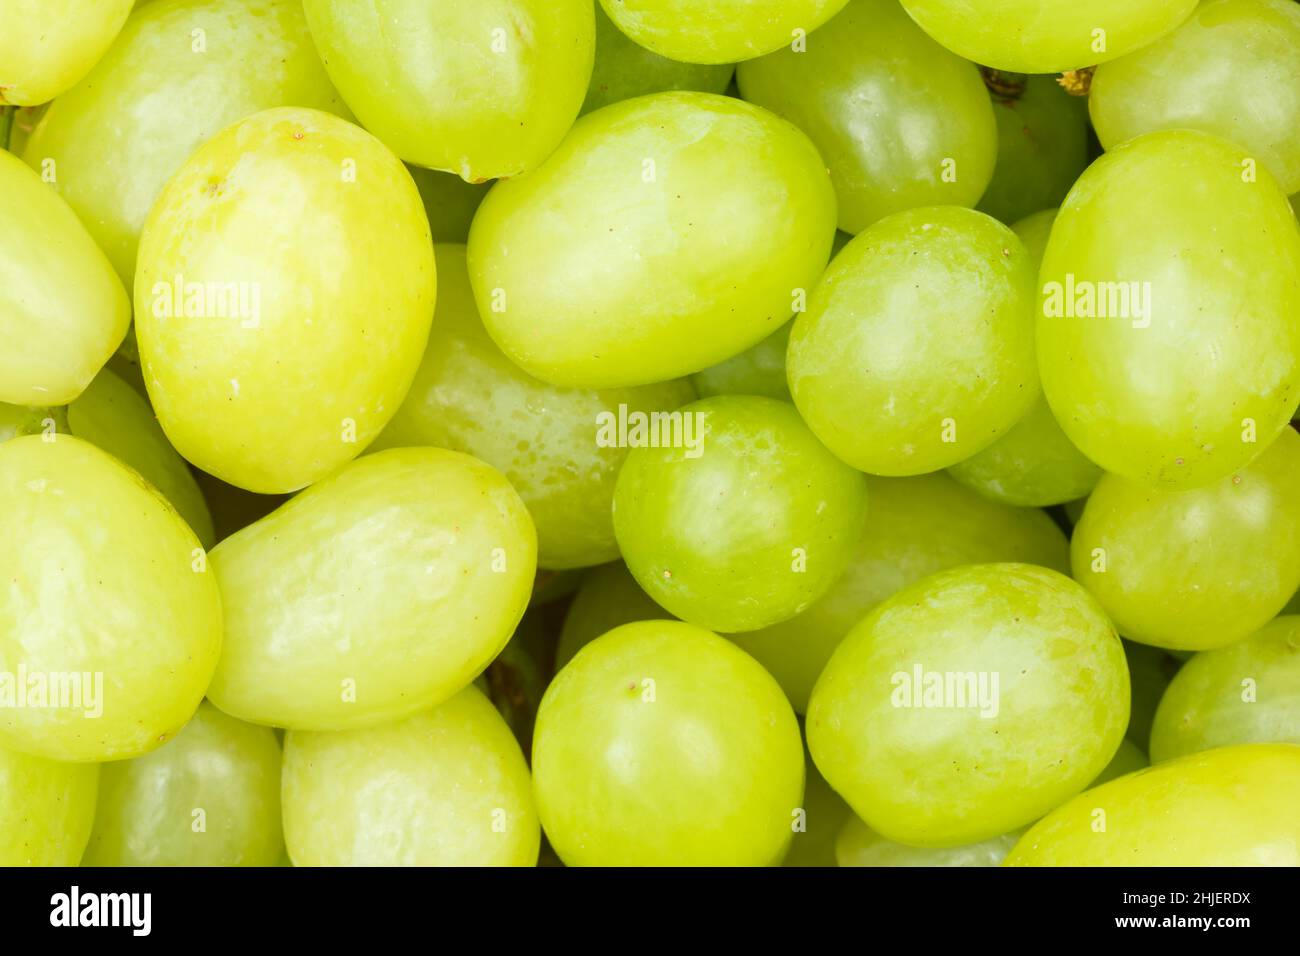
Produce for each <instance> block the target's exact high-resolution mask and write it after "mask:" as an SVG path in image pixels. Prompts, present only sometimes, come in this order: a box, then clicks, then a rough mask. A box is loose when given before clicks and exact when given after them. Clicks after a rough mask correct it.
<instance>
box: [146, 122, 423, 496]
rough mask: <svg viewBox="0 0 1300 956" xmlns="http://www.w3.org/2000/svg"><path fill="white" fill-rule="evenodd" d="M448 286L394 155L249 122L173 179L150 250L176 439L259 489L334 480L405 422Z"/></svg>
mask: <svg viewBox="0 0 1300 956" xmlns="http://www.w3.org/2000/svg"><path fill="white" fill-rule="evenodd" d="M349 171H351V176H352V178H351V179H349V178H348V177H349V175H350V172H349ZM341 177H342V178H341ZM285 223H289V224H291V227H290V228H282V225H283V224H285ZM435 286H436V279H435V271H434V260H433V246H432V244H431V243H430V241H429V226H428V222H427V221H426V220H425V217H424V209H423V207H422V204H421V202H420V196H419V193H418V192H417V191H416V188H415V184H414V183H413V182H412V181H411V177H410V176H409V175H408V174H407V172H406V170H405V168H403V166H402V164H401V163H400V162H398V161H397V158H396V157H395V156H393V154H392V153H390V152H389V151H388V150H387V149H386V148H385V147H384V145H383V144H382V143H380V142H379V141H378V140H376V139H375V138H374V137H373V136H371V135H370V134H368V133H366V132H365V131H364V130H362V129H360V128H359V127H357V126H353V125H352V124H351V123H347V122H345V121H343V120H341V119H338V118H337V117H335V116H332V115H330V114H328V113H322V112H319V111H317V110H301V109H289V108H284V109H275V110H267V111H265V112H262V113H258V114H256V115H254V116H251V117H249V118H248V119H245V120H242V121H240V122H239V123H237V124H235V125H234V126H231V127H229V128H228V129H226V130H224V131H222V132H221V133H220V134H218V135H217V136H215V137H214V138H212V139H211V140H209V141H208V142H207V143H205V144H204V145H203V146H202V147H201V148H200V149H199V150H198V152H196V153H195V154H194V155H193V156H191V157H190V158H189V160H188V161H187V162H186V163H185V165H184V167H182V169H181V171H180V172H179V173H177V174H176V176H175V177H174V178H173V179H172V180H171V182H170V183H168V184H167V188H166V189H164V190H163V193H162V195H161V196H160V197H159V198H158V203H157V204H156V205H155V206H154V208H153V211H152V212H151V213H150V214H149V220H148V222H147V223H146V224H145V228H144V233H143V235H142V237H141V240H140V258H139V268H138V270H137V274H136V283H135V304H136V311H135V315H136V336H137V338H138V340H139V344H140V358H141V361H142V362H143V367H144V376H145V384H146V385H147V386H148V388H149V397H150V398H151V399H152V402H153V407H154V409H155V410H156V411H157V413H158V420H159V421H160V422H161V423H162V427H163V430H164V431H165V432H166V433H167V437H168V438H169V439H170V440H171V442H172V444H173V445H175V446H176V449H177V450H178V451H179V452H180V453H181V454H182V455H184V456H185V457H186V458H188V459H189V460H190V461H192V462H193V463H194V464H196V465H198V466H199V467H200V468H202V469H203V470H204V471H206V472H209V473H210V474H213V475H216V476H217V477H218V478H221V479H223V480H224V481H228V482H230V483H231V484H233V485H238V486H239V487H241V488H247V489H248V490H250V491H257V492H262V493H275V492H287V491H295V490H297V489H299V488H302V487H303V486H305V485H308V484H310V483H311V482H313V481H316V480H318V479H320V478H322V477H324V476H325V475H327V474H329V473H330V472H332V471H334V470H335V469H337V468H338V467H339V466H340V465H342V464H343V463H345V462H347V461H349V460H350V459H352V458H354V457H356V455H357V454H359V453H360V451H361V450H362V449H363V448H365V447H366V445H368V444H369V443H370V442H371V441H372V440H373V439H374V438H375V436H377V435H378V434H379V432H380V431H381V430H382V429H383V427H384V426H385V425H386V424H387V423H388V420H389V419H390V418H391V417H392V416H393V413H394V412H395V411H396V410H397V406H398V405H399V404H400V403H401V400H402V398H403V396H405V394H406V391H407V388H408V387H409V386H410V383H411V380H412V378H413V377H414V375H415V371H416V369H417V368H418V367H419V364H420V356H421V355H422V354H423V352H424V346H425V343H426V341H427V339H428V335H429V322H430V320H431V319H432V316H433V305H434V294H435Z"/></svg>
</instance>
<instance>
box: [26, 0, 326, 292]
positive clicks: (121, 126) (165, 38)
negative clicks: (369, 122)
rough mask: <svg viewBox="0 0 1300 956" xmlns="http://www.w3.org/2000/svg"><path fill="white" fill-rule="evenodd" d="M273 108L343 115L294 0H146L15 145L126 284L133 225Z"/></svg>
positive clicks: (136, 230)
mask: <svg viewBox="0 0 1300 956" xmlns="http://www.w3.org/2000/svg"><path fill="white" fill-rule="evenodd" d="M274 106H308V107H312V108H315V109H322V110H328V111H330V112H332V113H338V114H339V115H350V114H348V113H347V108H346V107H345V106H344V105H343V100H342V99H341V98H340V97H339V95H338V93H337V92H336V91H335V89H334V87H333V86H331V85H330V81H329V77H327V76H326V75H325V68H324V67H323V66H322V65H321V62H320V58H319V57H318V56H317V55H316V50H315V48H314V47H313V46H312V42H311V35H310V34H309V33H308V32H307V21H306V19H305V18H304V17H303V14H302V5H301V3H299V2H298V0H153V2H151V3H149V4H145V5H141V6H140V8H139V9H138V10H136V11H135V12H134V14H133V15H132V16H131V17H130V19H128V20H127V23H126V26H125V27H124V28H123V29H122V32H121V34H120V35H119V36H118V38H117V40H116V42H115V43H114V44H113V46H112V47H111V48H110V49H109V51H108V53H107V54H105V56H104V58H103V59H102V60H100V61H99V63H98V64H97V65H96V66H95V68H94V69H93V70H92V71H91V72H90V73H89V74H88V75H87V76H86V77H85V79H84V80H82V82H80V83H78V84H77V85H76V86H75V87H73V88H72V89H71V90H69V91H68V92H66V93H64V94H63V95H62V96H60V97H59V98H58V100H57V102H55V103H53V104H52V105H51V106H50V108H49V110H48V111H47V112H46V114H45V116H44V117H43V119H42V120H41V123H40V125H39V126H38V127H37V128H36V130H35V131H34V132H33V133H32V135H31V139H30V140H29V141H28V142H27V145H26V146H25V147H24V149H23V159H24V160H25V161H26V162H27V163H28V164H29V165H31V166H32V167H33V168H34V169H36V170H38V171H40V172H41V173H42V174H43V175H45V176H47V177H48V178H49V179H50V181H51V183H52V186H53V188H54V189H55V190H57V191H58V192H59V193H60V195H62V196H63V198H64V199H66V200H67V201H68V204H69V205H71V206H72V208H73V209H74V210H76V213H77V215H78V216H80V217H81V221H82V222H83V223H84V224H85V226H86V229H87V230H89V232H90V234H91V235H92V236H93V237H94V238H95V241H96V242H97V243H99V245H100V247H101V248H102V249H103V250H104V252H105V254H107V256H108V258H109V260H110V261H111V262H112V263H113V266H114V268H115V269H117V272H118V274H119V275H120V276H121V277H122V280H123V281H124V282H126V283H127V285H128V286H129V285H130V284H131V280H132V276H133V275H134V273H135V257H136V247H137V246H138V245H139V242H140V230H141V229H142V228H143V226H144V221H145V217H146V216H147V215H148V213H149V209H150V207H152V206H153V203H154V200H155V199H156V198H157V196H158V194H159V192H161V191H162V188H163V186H164V185H165V184H166V182H167V180H168V179H170V178H171V177H172V175H173V174H174V173H175V172H176V170H178V169H180V167H181V164H182V163H184V162H185V160H186V158H187V157H188V156H189V155H190V154H191V153H193V152H194V151H195V150H196V149H198V148H199V147H200V146H201V145H203V143H205V142H206V141H207V140H209V139H211V138H212V137H213V136H215V135H216V134H217V133H218V132H220V131H221V130H222V129H224V128H225V127H226V126H229V125H230V124H231V123H233V122H235V121H236V120H238V119H242V118H243V117H245V116H248V115H250V114H252V113H256V112H257V111H258V110H264V109H270V108H271V107H274Z"/></svg>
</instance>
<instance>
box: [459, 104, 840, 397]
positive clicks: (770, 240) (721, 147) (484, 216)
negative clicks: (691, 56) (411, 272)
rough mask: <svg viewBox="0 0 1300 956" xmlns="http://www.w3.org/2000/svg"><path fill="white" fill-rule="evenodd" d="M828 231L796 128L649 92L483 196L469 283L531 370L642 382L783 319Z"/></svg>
mask: <svg viewBox="0 0 1300 956" xmlns="http://www.w3.org/2000/svg"><path fill="white" fill-rule="evenodd" d="M834 225H835V195H834V190H832V188H831V184H830V180H829V178H828V177H827V175H826V170H825V167H824V165H823V164H822V160H821V157H820V156H818V155H817V150H816V149H815V148H814V147H813V145H812V143H810V142H809V141H808V138H807V137H806V136H804V135H803V134H802V133H800V132H799V131H798V130H797V129H795V128H794V127H793V126H790V125H789V124H788V123H786V122H785V121H784V120H781V119H779V118H778V117H776V116H773V115H772V114H771V113H768V112H767V111H765V110H761V109H759V108H758V107H755V106H750V105H749V104H748V103H744V102H742V101H740V100H736V99H731V98H728V97H724V96H715V95H712V94H708V93H686V92H669V93H654V94H652V95H650V96H642V97H638V98H636V99H634V100H626V101H624V102H622V103H615V104H614V105H613V106H607V107H605V108H604V109H602V110H597V111H596V112H595V113H592V114H590V115H588V116H585V117H583V118H582V119H581V120H579V121H578V123H577V125H576V126H574V128H573V132H572V133H571V134H570V135H569V136H568V138H566V139H565V141H564V143H563V144H562V145H561V146H560V148H559V149H557V150H556V151H555V153H554V154H553V155H552V156H551V157H550V159H549V160H547V162H546V163H545V165H543V166H542V167H541V168H540V169H538V170H537V171H535V172H534V173H532V174H530V175H528V176H524V177H521V178H519V179H514V180H510V181H508V182H503V183H499V184H497V185H496V186H495V187H494V188H493V189H492V191H491V193H489V194H488V197H487V199H486V200H484V202H483V205H482V206H481V207H480V208H479V212H478V215H477V216H475V218H474V226H473V228H472V229H471V230H470V237H469V270H470V280H471V282H472V283H473V286H474V295H475V298H476V299H477V300H478V306H479V313H480V314H481V315H482V316H483V322H484V324H485V325H486V326H487V329H488V332H489V333H491V335H492V337H493V339H495V340H496V342H497V344H498V345H499V346H501V349H502V350H503V351H504V352H505V353H506V354H507V355H508V356H510V358H511V359H512V360H513V361H515V362H516V363H518V364H519V365H521V366H523V368H525V369H526V370H527V371H529V372H530V373H532V374H533V375H535V376H537V377H538V378H540V379H543V380H544V381H548V382H552V383H554V384H556V385H567V386H571V387H575V388H610V387H615V386H625V385H643V384H646V383H647V382H661V381H664V380H666V379H670V378H676V377H678V376H681V375H687V374H690V373H691V372H697V371H699V370H700V369H702V368H705V367H707V366H709V365H712V364H714V363H717V362H720V361H722V360H723V359H726V358H730V357H731V356H733V355H735V354H737V353H739V352H741V351H743V350H745V349H747V348H749V347H750V346H751V345H755V344H757V343H758V342H759V340H761V339H762V338H764V337H765V336H767V335H770V334H771V333H772V332H773V331H775V330H776V329H777V328H778V327H779V326H781V325H782V324H783V323H784V322H785V321H786V320H787V319H788V318H789V317H790V315H791V313H792V312H793V311H794V309H795V307H796V305H798V304H799V300H800V299H801V298H802V296H803V294H804V290H807V289H810V288H812V286H813V285H814V284H815V283H816V281H817V277H818V276H819V275H820V274H821V272H822V269H823V268H824V267H825V265H826V260H827V258H828V257H829V253H830V246H831V236H832V233H833V232H834ZM565 276H570V277H571V276H581V277H582V281H581V282H575V281H569V280H568V279H561V278H560V277H565Z"/></svg>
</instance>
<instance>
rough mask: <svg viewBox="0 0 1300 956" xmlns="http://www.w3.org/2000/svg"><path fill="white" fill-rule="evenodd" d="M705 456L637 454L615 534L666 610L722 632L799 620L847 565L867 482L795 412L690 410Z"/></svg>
mask: <svg viewBox="0 0 1300 956" xmlns="http://www.w3.org/2000/svg"><path fill="white" fill-rule="evenodd" d="M682 414H683V415H690V416H691V418H692V420H694V421H696V422H702V424H700V425H697V428H698V429H699V432H698V437H700V439H701V444H700V445H699V449H698V451H699V453H698V454H696V453H695V452H693V451H692V450H691V449H689V448H635V449H633V450H632V451H631V453H630V454H629V455H628V456H627V460H626V461H625V462H624V463H623V469H622V471H620V472H619V476H618V484H617V486H616V487H615V489H614V533H615V535H616V536H617V538H618V545H619V549H620V550H621V551H622V553H623V560H624V561H626V562H627V566H628V570H630V571H631V572H632V576H633V577H635V578H636V580H637V582H638V583H639V584H640V585H641V587H642V588H644V589H645V591H646V593H647V594H649V595H650V597H652V598H653V599H654V600H655V601H656V602H657V603H658V604H659V605H660V606H662V607H664V608H665V609H667V610H668V611H670V612H672V613H673V614H674V615H675V616H677V617H679V618H681V619H682V620H684V621H690V622H691V623H692V624H698V625H699V626H701V627H707V628H710V629H712V630H716V631H723V632H730V631H749V630H754V629H756V628H759V627H766V626H768V625H770V624H775V623H776V622H777V621H780V620H784V619H786V618H790V617H793V616H794V615H795V614H798V613H799V612H800V611H802V610H804V609H805V608H806V607H808V605H809V604H811V603H812V602H813V601H815V600H817V599H818V598H819V597H821V596H822V595H823V594H825V593H826V591H827V590H828V589H829V588H830V587H831V585H833V584H834V583H835V581H836V579H837V578H838V577H839V576H840V574H841V572H843V570H844V568H845V567H846V566H847V564H848V562H849V559H850V557H851V556H852V553H853V547H854V545H855V543H856V541H857V538H858V534H859V531H860V529H861V528H862V522H863V518H864V516H865V515H866V512H867V486H866V481H865V480H864V479H863V477H862V475H860V474H858V473H857V472H855V471H853V470H852V469H851V468H849V467H848V466H847V465H845V464H843V463H842V462H840V461H838V460H836V459H835V457H834V456H833V455H831V454H830V452H828V451H827V450H826V449H825V448H824V447H822V445H821V444H820V443H819V442H818V441H817V439H816V438H815V437H814V436H813V434H812V432H810V431H809V430H808V429H807V427H806V426H805V425H804V424H803V422H802V421H800V420H799V416H798V414H797V413H796V412H795V410H794V407H793V406H791V405H789V404H788V403H786V402H778V401H775V400H774V399H770V398H760V397H758V396H751V395H744V396H741V395H719V396H716V397H714V398H706V399H702V400H700V401H698V402H694V403H692V404H690V405H687V406H685V407H684V408H683V409H682Z"/></svg>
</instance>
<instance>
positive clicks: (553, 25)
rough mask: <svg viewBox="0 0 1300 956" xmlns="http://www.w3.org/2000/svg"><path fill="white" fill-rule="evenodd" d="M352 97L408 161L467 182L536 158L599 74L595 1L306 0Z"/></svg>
mask: <svg viewBox="0 0 1300 956" xmlns="http://www.w3.org/2000/svg"><path fill="white" fill-rule="evenodd" d="M303 8H304V10H305V11H306V14H307V21H308V23H310V24H311V35H312V39H313V40H315V41H316V48H317V49H318V50H319V51H320V54H321V59H322V60H323V61H324V63H325V68H326V70H328V71H329V75H330V78H331V79H332V80H333V81H334V83H335V85H336V86H337V87H338V88H339V91H340V92H341V93H342V94H343V97H344V98H345V99H346V100H347V102H348V106H350V107H351V108H352V110H353V111H354V112H355V113H356V114H357V117H358V118H359V119H360V121H361V122H362V123H363V124H364V125H365V127H366V129H368V130H370V131H371V132H372V133H374V134H375V135H376V136H378V137H379V138H380V139H381V140H383V141H384V143H385V144H386V145H387V146H388V147H389V148H390V149H392V150H393V152H395V153H397V155H398V156H400V157H402V159H404V160H406V161H407V162H411V163H416V164H418V165H420V166H427V167H428V168H430V169H441V170H447V171H450V172H454V173H457V174H459V175H460V177H461V178H462V179H464V180H465V181H466V182H483V181H484V180H488V179H496V178H498V177H501V176H517V175H518V174H520V173H523V172H526V171H528V170H531V169H534V168H536V167H537V165H538V164H539V163H541V161H542V160H544V159H545V158H546V157H547V155H548V154H549V153H550V152H551V150H553V149H554V148H555V147H556V146H557V145H558V144H559V142H560V140H561V139H563V138H564V134H565V133H566V132H567V131H568V129H569V127H570V126H572V125H573V120H574V118H575V117H576V116H577V115H578V108H579V107H580V106H581V105H582V98H583V96H584V95H585V93H586V91H587V81H588V79H589V78H590V77H591V64H592V57H593V55H594V51H595V44H596V25H595V17H594V14H593V11H592V6H591V3H590V0H376V2H373V3H365V4H358V3H356V2H354V0H304V2H303Z"/></svg>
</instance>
